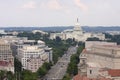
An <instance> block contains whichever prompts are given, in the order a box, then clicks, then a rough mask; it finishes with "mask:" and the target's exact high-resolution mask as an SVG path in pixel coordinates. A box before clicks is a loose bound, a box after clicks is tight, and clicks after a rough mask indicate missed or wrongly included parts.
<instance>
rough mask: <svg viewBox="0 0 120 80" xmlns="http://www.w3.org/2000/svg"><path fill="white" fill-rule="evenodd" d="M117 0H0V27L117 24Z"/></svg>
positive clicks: (119, 20)
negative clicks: (77, 20) (77, 23)
mask: <svg viewBox="0 0 120 80" xmlns="http://www.w3.org/2000/svg"><path fill="white" fill-rule="evenodd" d="M119 4H120V0H0V27H10V26H11V27H17V26H24V27H31V26H38V27H46V26H73V25H74V24H75V22H76V19H77V18H79V23H80V24H81V26H120V5H119Z"/></svg>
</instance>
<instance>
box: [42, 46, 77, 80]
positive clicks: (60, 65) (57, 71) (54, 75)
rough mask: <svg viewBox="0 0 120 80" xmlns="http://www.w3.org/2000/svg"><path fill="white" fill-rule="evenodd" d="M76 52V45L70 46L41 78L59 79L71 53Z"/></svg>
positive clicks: (64, 71) (65, 68) (63, 73)
mask: <svg viewBox="0 0 120 80" xmlns="http://www.w3.org/2000/svg"><path fill="white" fill-rule="evenodd" d="M76 52H77V47H73V46H72V47H70V48H68V51H67V52H66V53H65V54H64V55H63V56H62V57H61V58H60V59H59V60H58V62H57V63H56V64H55V65H54V66H52V68H51V69H50V70H49V71H48V73H47V74H46V75H45V76H44V78H43V79H42V80H61V79H62V78H63V77H64V75H65V73H66V70H67V67H68V63H69V62H70V57H71V55H72V54H75V53H76Z"/></svg>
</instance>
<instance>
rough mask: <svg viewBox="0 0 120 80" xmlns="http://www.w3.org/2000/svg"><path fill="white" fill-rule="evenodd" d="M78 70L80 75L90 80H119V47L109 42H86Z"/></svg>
mask: <svg viewBox="0 0 120 80" xmlns="http://www.w3.org/2000/svg"><path fill="white" fill-rule="evenodd" d="M78 68H79V74H80V75H82V76H87V77H88V78H91V79H93V78H95V79H97V78H98V79H99V78H101V77H104V78H109V79H110V80H120V46H119V45H117V44H116V43H110V42H94V41H93V42H92V41H90V42H86V44H85V49H84V50H83V52H82V53H81V54H80V63H79V65H78Z"/></svg>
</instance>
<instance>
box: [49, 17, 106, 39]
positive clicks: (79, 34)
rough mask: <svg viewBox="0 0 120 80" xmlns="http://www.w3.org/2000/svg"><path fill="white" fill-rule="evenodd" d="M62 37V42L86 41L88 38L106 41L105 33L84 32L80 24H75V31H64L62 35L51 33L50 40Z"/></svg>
mask: <svg viewBox="0 0 120 80" xmlns="http://www.w3.org/2000/svg"><path fill="white" fill-rule="evenodd" d="M56 37H60V38H61V39H62V40H66V39H69V38H70V39H75V41H86V40H87V38H94V37H96V38H99V39H100V40H105V35H104V34H103V33H88V32H84V31H83V30H82V28H81V26H80V24H79V22H78V19H77V23H76V24H75V26H74V28H73V29H67V30H64V31H63V32H61V33H51V34H50V39H55V38H56Z"/></svg>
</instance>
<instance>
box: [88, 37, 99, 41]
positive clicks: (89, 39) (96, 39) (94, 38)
mask: <svg viewBox="0 0 120 80" xmlns="http://www.w3.org/2000/svg"><path fill="white" fill-rule="evenodd" d="M87 41H100V40H99V38H96V37H93V38H87Z"/></svg>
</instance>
